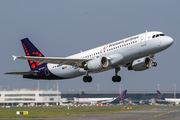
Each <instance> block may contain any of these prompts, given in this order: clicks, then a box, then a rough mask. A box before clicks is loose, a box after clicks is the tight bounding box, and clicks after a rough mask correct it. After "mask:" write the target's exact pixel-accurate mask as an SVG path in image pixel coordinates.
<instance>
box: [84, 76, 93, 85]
mask: <svg viewBox="0 0 180 120" xmlns="http://www.w3.org/2000/svg"><path fill="white" fill-rule="evenodd" d="M83 81H84V82H85V83H86V82H89V83H90V82H92V77H91V76H84V77H83Z"/></svg>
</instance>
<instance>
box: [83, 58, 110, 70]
mask: <svg viewBox="0 0 180 120" xmlns="http://www.w3.org/2000/svg"><path fill="white" fill-rule="evenodd" d="M108 65H109V61H108V59H107V58H106V57H99V58H95V59H93V60H90V61H89V62H88V63H87V64H85V65H84V69H85V70H90V71H99V70H101V69H103V68H106V67H107V66H108Z"/></svg>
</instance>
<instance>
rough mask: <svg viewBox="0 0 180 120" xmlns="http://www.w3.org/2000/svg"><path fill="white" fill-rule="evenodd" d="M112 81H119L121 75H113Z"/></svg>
mask: <svg viewBox="0 0 180 120" xmlns="http://www.w3.org/2000/svg"><path fill="white" fill-rule="evenodd" d="M112 81H113V82H121V77H120V76H113V77H112Z"/></svg>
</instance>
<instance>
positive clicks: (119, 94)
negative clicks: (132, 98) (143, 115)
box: [119, 84, 121, 95]
mask: <svg viewBox="0 0 180 120" xmlns="http://www.w3.org/2000/svg"><path fill="white" fill-rule="evenodd" d="M120 94H121V84H119V95H120Z"/></svg>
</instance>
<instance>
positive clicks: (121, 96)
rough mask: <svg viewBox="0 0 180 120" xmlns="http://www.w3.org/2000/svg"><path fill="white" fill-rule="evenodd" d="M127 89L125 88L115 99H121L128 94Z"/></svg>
mask: <svg viewBox="0 0 180 120" xmlns="http://www.w3.org/2000/svg"><path fill="white" fill-rule="evenodd" d="M126 92H127V90H124V91H123V92H122V93H121V95H120V96H118V97H117V98H116V99H115V100H114V101H120V100H121V99H122V98H124V97H125V96H126Z"/></svg>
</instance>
